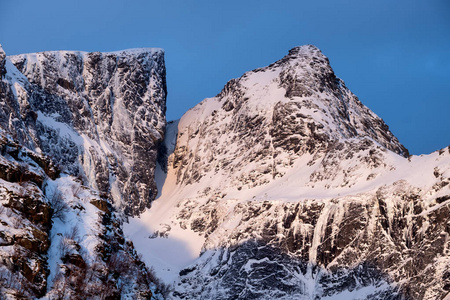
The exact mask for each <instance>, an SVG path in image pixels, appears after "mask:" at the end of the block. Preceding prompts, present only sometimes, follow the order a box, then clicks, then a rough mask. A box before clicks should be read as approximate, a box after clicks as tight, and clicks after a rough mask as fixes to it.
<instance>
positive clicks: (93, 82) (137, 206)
mask: <svg viewBox="0 0 450 300" xmlns="http://www.w3.org/2000/svg"><path fill="white" fill-rule="evenodd" d="M9 60H10V61H11V62H12V63H13V64H14V66H13V65H12V64H11V62H9ZM6 61H7V62H8V64H9V65H7V68H6V70H7V72H6V80H4V81H2V84H3V86H4V89H2V93H0V94H1V95H0V97H1V98H3V99H5V101H3V103H4V104H3V107H2V108H3V111H4V117H5V122H4V123H3V124H2V122H1V117H0V125H3V128H5V129H7V130H8V131H10V132H11V133H13V134H14V135H13V137H14V138H15V139H17V140H18V141H20V142H21V143H22V144H24V145H26V146H27V147H29V148H30V149H36V148H38V147H39V148H40V150H41V151H42V152H43V153H45V154H47V155H49V156H51V157H52V159H53V161H54V162H55V163H56V164H59V165H61V166H64V171H65V172H67V173H69V174H73V175H75V176H79V177H80V178H84V180H85V181H86V183H89V185H90V186H91V187H93V188H95V189H97V190H98V191H100V192H101V193H103V194H105V195H108V196H109V197H111V198H112V199H113V200H114V205H115V206H116V207H117V208H120V209H121V211H124V212H125V213H126V214H128V215H134V214H138V213H139V212H141V211H143V210H144V209H145V208H147V207H149V206H150V202H151V201H152V200H153V199H154V197H155V196H156V193H157V191H156V185H155V182H154V170H155V164H156V156H157V151H158V146H159V144H160V142H161V141H162V139H163V137H164V128H165V110H166V104H165V99H166V93H167V91H166V82H165V66H164V53H163V51H162V50H160V49H133V50H126V51H120V52H112V53H99V52H95V53H84V52H67V51H66V52H64V51H59V52H43V53H37V54H25V55H17V56H12V57H9V58H7V59H6ZM16 68H18V70H17V69H16ZM23 74H24V75H25V76H24V75H23ZM13 82H16V83H14V84H12V83H13ZM11 112H14V115H12V114H11ZM0 115H1V113H0ZM6 118H9V119H11V118H13V120H14V122H16V123H17V124H14V127H12V126H10V125H11V124H9V123H10V122H9V123H8V122H6ZM44 169H46V168H44ZM48 169H49V170H46V172H47V171H49V173H51V170H50V169H51V168H48ZM51 177H53V178H54V176H51Z"/></svg>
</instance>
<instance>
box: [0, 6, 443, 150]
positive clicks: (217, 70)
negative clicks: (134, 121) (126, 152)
mask: <svg viewBox="0 0 450 300" xmlns="http://www.w3.org/2000/svg"><path fill="white" fill-rule="evenodd" d="M0 43H2V45H3V48H4V50H5V51H6V53H7V54H9V55H12V54H19V53H27V52H38V51H45V50H84V51H112V50H121V49H126V48H136V47H160V48H164V49H165V50H166V67H167V83H168V90H169V94H168V99H167V101H168V111H167V118H168V119H169V120H170V119H177V118H180V117H181V116H182V114H183V113H184V112H185V111H186V110H187V109H189V108H191V107H193V106H194V105H195V104H197V103H198V102H200V101H201V100H203V99H204V98H206V97H212V96H215V95H216V94H217V93H218V92H219V91H220V90H221V89H222V87H223V86H224V84H225V83H226V82H227V81H228V80H230V79H231V78H235V77H239V76H241V75H242V74H243V73H244V72H246V71H248V70H251V69H254V68H257V67H263V66H266V65H268V64H270V63H272V62H274V61H276V60H278V59H280V58H281V57H283V56H284V55H285V54H287V52H288V50H289V49H290V48H292V47H295V46H299V45H304V44H314V45H316V46H317V47H319V48H320V49H321V50H322V51H323V52H324V54H325V55H326V56H328V57H329V59H330V62H331V65H332V67H333V68H334V70H335V72H336V74H337V76H338V77H340V78H342V79H343V80H344V81H345V82H346V84H347V86H348V87H349V88H350V89H351V90H352V91H353V92H354V93H355V94H356V95H357V96H358V97H359V98H360V100H361V101H362V102H363V103H364V104H365V105H367V106H368V107H369V108H370V109H372V110H373V111H374V112H375V113H377V114H378V115H379V116H380V117H382V118H383V119H384V120H385V121H386V123H387V124H388V125H389V126H390V128H391V131H392V132H393V133H394V134H395V135H396V136H397V137H398V138H399V139H400V141H401V142H402V143H403V144H404V145H405V146H406V147H407V148H408V149H409V150H410V152H411V153H413V154H422V153H430V152H432V151H434V150H437V149H440V148H443V147H446V146H448V145H449V144H450V1H448V0H421V1H417V0H395V1H392V0H378V1H361V0H342V1H340V0H318V1H299V0H296V1H295V0H294V1H282V0H278V1H265V0H257V1H256V0H248V1H246V0H240V1H235V0H228V1H214V0H208V1H203V0H197V1H194V0H159V1H153V0H127V1H125V0H109V1H98V0H89V1H86V0H78V1H60V0H58V1H56V0H40V1H36V0H0Z"/></svg>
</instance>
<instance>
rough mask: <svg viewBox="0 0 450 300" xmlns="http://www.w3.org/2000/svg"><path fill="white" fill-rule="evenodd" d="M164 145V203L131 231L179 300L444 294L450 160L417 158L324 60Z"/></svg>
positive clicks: (251, 91)
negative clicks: (193, 299) (172, 286)
mask: <svg viewBox="0 0 450 300" xmlns="http://www.w3.org/2000/svg"><path fill="white" fill-rule="evenodd" d="M166 132H167V133H166V139H165V142H164V143H165V145H166V146H165V147H163V148H164V149H167V151H166V157H167V173H165V172H164V170H165V169H166V167H165V166H166V163H162V164H161V167H159V166H157V173H156V174H157V176H156V177H157V179H156V180H157V182H158V183H159V184H160V185H161V186H163V187H162V194H161V196H160V197H159V198H158V199H157V200H156V201H155V202H154V203H153V205H152V208H151V209H150V210H148V211H146V212H145V213H144V214H142V215H141V216H140V217H139V218H134V219H131V220H130V223H129V224H125V227H124V228H125V233H126V234H128V235H129V236H130V238H131V239H132V240H133V242H134V243H135V246H136V248H137V250H138V251H139V252H141V253H143V255H144V260H145V261H146V262H147V263H148V264H149V265H152V266H153V267H154V268H155V270H156V271H157V274H158V275H159V276H161V278H163V279H164V280H165V281H166V282H167V283H172V284H173V285H174V291H173V293H172V297H173V298H174V299H192V298H200V299H212V298H214V299H275V298H276V299H341V298H342V299H344V298H345V299H443V298H444V297H445V296H446V295H448V292H449V291H450V273H449V271H448V270H450V259H449V246H450V245H449V239H448V236H449V234H450V227H449V225H448V224H450V223H449V222H450V219H449V216H450V215H449V208H450V201H449V200H450V190H449V186H450V185H449V183H450V147H449V148H448V149H442V150H440V151H438V152H435V153H432V154H430V155H424V156H419V157H418V156H409V154H408V151H407V150H406V149H405V147H404V146H402V145H401V144H400V143H399V141H398V140H397V139H396V138H395V137H394V136H393V134H392V133H391V132H390V131H389V128H388V126H387V125H386V124H385V123H384V122H383V121H382V120H381V119H380V118H379V117H378V116H376V115H375V114H374V113H373V112H371V111H370V110H369V109H368V108H367V107H365V106H364V105H363V104H362V103H361V102H360V101H359V100H358V98H357V97H356V96H355V95H353V94H352V93H351V92H350V91H349V90H348V89H347V88H346V87H345V84H344V82H343V81H342V80H340V79H339V78H337V77H336V76H335V74H334V72H333V70H332V69H331V67H330V65H329V61H328V59H327V58H326V57H325V56H324V55H323V54H322V53H321V52H320V50H318V49H317V48H316V47H314V46H302V47H297V48H294V49H292V50H290V51H289V54H288V55H287V56H285V57H284V58H282V59H281V60H279V61H277V62H275V63H274V64H271V65H270V66H268V67H265V68H261V69H256V70H253V71H250V72H247V73H245V74H244V75H243V76H241V77H240V78H238V79H233V80H231V81H229V82H228V83H227V84H226V85H225V87H224V88H223V90H222V91H221V92H220V93H219V94H218V95H217V96H216V97H213V98H209V99H205V100H204V101H202V102H201V103H199V104H198V105H197V106H195V107H194V108H192V109H191V110H189V111H188V112H187V113H186V114H185V115H184V116H183V117H182V118H181V120H179V122H174V123H171V124H169V125H168V127H167V131H166ZM172 151H173V153H171V152H172ZM168 249H170V251H168Z"/></svg>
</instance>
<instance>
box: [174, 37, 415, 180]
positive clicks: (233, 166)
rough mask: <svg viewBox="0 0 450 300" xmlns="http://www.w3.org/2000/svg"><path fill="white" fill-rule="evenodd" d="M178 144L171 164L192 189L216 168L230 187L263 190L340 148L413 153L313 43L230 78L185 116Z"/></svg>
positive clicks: (181, 122) (405, 154)
mask: <svg viewBox="0 0 450 300" xmlns="http://www.w3.org/2000/svg"><path fill="white" fill-rule="evenodd" d="M178 138H179V139H178V147H177V149H176V150H175V160H174V161H175V165H174V166H175V167H176V168H177V170H178V173H177V174H178V180H179V181H186V182H190V183H191V182H195V181H197V180H198V179H200V178H201V177H203V176H205V175H206V174H207V173H208V172H212V171H213V170H215V171H214V174H217V173H222V174H223V175H224V177H226V178H227V179H226V180H230V179H231V180H232V181H233V182H234V183H233V184H232V185H249V184H250V185H260V184H263V183H264V182H267V181H270V178H271V177H272V178H275V177H277V176H283V174H285V171H282V170H283V169H284V168H285V166H292V165H293V164H294V162H295V161H296V160H297V159H298V158H300V157H302V155H304V154H309V155H312V156H313V157H316V158H318V157H322V156H323V155H324V154H325V153H328V152H329V151H330V149H335V148H339V149H344V148H346V147H350V148H352V149H353V150H352V151H350V150H349V149H347V150H348V151H350V152H352V153H355V151H360V150H359V149H367V148H371V147H375V148H376V146H377V147H378V146H379V147H380V149H387V150H390V151H393V152H395V153H397V154H400V155H402V156H407V155H408V151H407V150H406V149H405V148H404V147H403V146H402V145H401V144H400V143H399V141H398V140H397V139H396V138H395V136H394V135H393V134H392V133H391V132H390V131H389V128H388V126H387V125H386V124H385V123H384V122H383V120H381V119H380V118H379V117H378V116H376V115H375V114H374V113H373V112H371V111H370V110H369V109H368V108H367V107H365V106H364V105H363V104H361V102H360V101H359V100H358V98H357V97H356V96H355V95H353V94H352V93H351V92H350V91H349V90H348V89H347V88H346V87H345V85H344V83H343V82H342V81H341V80H340V79H339V78H337V77H336V76H335V74H334V72H333V70H332V68H331V66H330V64H329V62H328V59H327V58H326V57H325V56H324V55H323V54H322V53H321V52H320V50H318V49H317V48H316V47H314V46H309V45H308V46H302V47H297V48H294V49H292V50H291V51H290V53H289V54H288V55H287V56H285V57H284V58H282V59H281V60H279V61H277V62H275V63H274V64H271V65H270V66H268V67H265V68H260V69H256V70H253V71H250V72H247V73H245V74H244V75H243V76H241V77H240V78H238V79H232V80H230V81H229V82H228V83H227V84H226V85H225V87H224V88H223V90H222V91H221V92H220V93H219V94H218V95H217V96H216V97H214V98H209V99H205V100H204V101H203V102H201V103H200V104H199V105H197V106H196V107H194V108H192V109H191V110H189V111H188V112H187V113H186V114H185V115H184V116H183V117H182V119H181V120H180V123H179V136H178ZM360 143H361V145H359V144H360ZM367 143H369V144H371V145H372V146H369V147H368V146H367V145H368V144H367ZM339 144H340V145H341V146H337V145H339ZM346 145H347V146H346ZM350 145H352V146H350ZM358 145H359V146H358ZM375 148H374V149H375ZM373 151H374V152H376V151H377V150H373ZM189 153H192V154H189ZM212 158H214V159H212ZM225 174H228V176H225ZM239 182H240V183H239ZM222 183H223V182H222Z"/></svg>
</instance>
